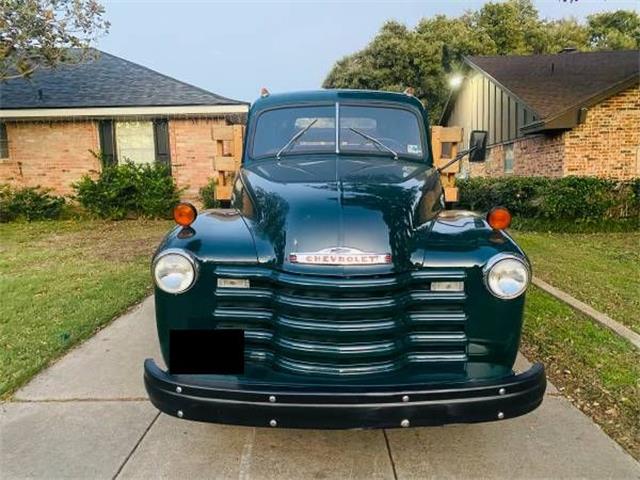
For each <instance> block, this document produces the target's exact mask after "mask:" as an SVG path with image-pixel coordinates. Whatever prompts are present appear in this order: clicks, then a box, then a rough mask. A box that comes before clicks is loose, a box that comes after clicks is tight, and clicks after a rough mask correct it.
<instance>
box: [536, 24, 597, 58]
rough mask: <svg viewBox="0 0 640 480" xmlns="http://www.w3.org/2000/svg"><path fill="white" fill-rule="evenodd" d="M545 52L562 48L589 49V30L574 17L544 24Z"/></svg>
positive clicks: (556, 51)
mask: <svg viewBox="0 0 640 480" xmlns="http://www.w3.org/2000/svg"><path fill="white" fill-rule="evenodd" d="M544 30H545V36H546V38H545V44H546V45H545V50H544V51H545V53H558V52H560V51H561V50H562V49H563V48H575V49H577V50H589V49H590V42H589V31H588V29H587V27H585V26H584V25H581V24H579V23H578V21H577V20H576V19H575V18H569V19H562V20H555V21H552V22H547V23H546V25H545V29H544Z"/></svg>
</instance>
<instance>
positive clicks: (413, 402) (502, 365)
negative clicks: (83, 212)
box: [144, 90, 546, 428]
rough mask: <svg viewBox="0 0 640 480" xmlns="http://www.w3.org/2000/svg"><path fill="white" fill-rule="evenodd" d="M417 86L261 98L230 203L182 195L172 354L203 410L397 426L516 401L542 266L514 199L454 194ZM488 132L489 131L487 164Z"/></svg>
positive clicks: (162, 250)
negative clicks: (437, 161)
mask: <svg viewBox="0 0 640 480" xmlns="http://www.w3.org/2000/svg"><path fill="white" fill-rule="evenodd" d="M428 126H429V123H428V116H427V112H426V111H425V109H424V108H423V106H422V104H421V103H420V102H419V101H418V100H417V99H416V98H415V97H413V96H412V95H410V94H400V93H389V92H377V91H362V90H359V91H356V90H320V91H312V92H301V93H291V94H279V95H269V94H268V93H266V92H265V94H264V95H262V97H261V98H260V99H258V100H257V101H256V102H255V103H254V104H253V105H252V107H251V109H250V112H249V115H248V123H247V129H246V132H247V134H246V138H245V148H244V154H243V159H242V166H241V168H240V170H239V172H238V173H237V175H236V179H235V184H234V189H233V196H232V200H231V208H229V209H217V210H216V209H214V210H207V211H203V212H200V213H198V212H197V211H196V209H195V208H194V207H193V206H192V205H190V204H180V205H178V206H177V207H176V209H175V212H174V217H175V219H176V223H177V224H178V225H177V226H176V228H175V229H173V230H172V231H171V232H170V233H169V234H168V235H167V236H166V238H165V239H164V241H163V242H162V244H161V245H160V246H159V248H158V250H157V251H156V253H155V255H154V257H153V262H152V273H153V277H154V281H155V285H156V288H155V304H156V317H157V328H158V335H159V340H160V345H161V349H162V355H163V357H164V362H165V364H166V365H167V366H168V369H167V370H166V371H165V370H163V369H161V368H160V367H159V366H158V365H157V364H156V363H155V362H154V361H153V360H152V359H148V360H146V362H145V365H144V381H145V385H146V388H147V391H148V393H149V397H150V399H151V402H152V403H153V404H154V405H155V406H156V407H157V408H158V409H160V410H161V411H163V412H166V413H168V414H170V415H174V416H177V417H180V418H184V419H188V420H197V421H205V422H215V423H227V424H239V425H252V426H264V427H284V428H389V427H409V426H420V425H441V424H446V423H469V422H485V421H492V420H501V419H507V418H513V417H516V416H519V415H522V414H525V413H527V412H530V411H531V410H533V409H535V408H536V407H537V406H538V405H540V403H541V402H542V398H543V394H544V391H545V388H546V380H545V374H544V368H543V366H542V365H540V364H535V365H533V366H532V367H531V369H530V370H528V371H526V372H522V373H516V372H514V371H513V364H514V361H515V358H516V354H517V351H518V344H519V341H520V334H521V327H522V315H523V308H524V299H525V290H526V289H527V287H528V285H529V282H530V279H531V272H530V265H529V262H528V260H527V257H526V256H525V254H524V253H523V251H522V250H521V249H520V248H519V247H518V245H517V244H516V243H515V242H514V240H513V239H512V238H511V237H510V236H509V234H508V233H507V232H506V231H505V230H504V229H505V228H507V227H508V226H509V222H510V214H509V212H508V211H506V210H505V209H503V208H496V209H494V210H492V211H491V212H488V213H486V214H483V215H481V214H478V213H474V212H470V211H464V210H451V209H446V208H445V203H444V200H443V193H442V185H441V182H440V172H439V169H437V168H435V167H434V164H433V158H432V154H431V146H430V138H429V128H428ZM485 150H486V132H479V131H474V132H471V138H470V142H469V149H468V150H466V151H465V152H461V154H460V155H459V156H458V158H456V159H454V160H459V158H460V157H462V156H463V155H469V161H483V160H484V155H485Z"/></svg>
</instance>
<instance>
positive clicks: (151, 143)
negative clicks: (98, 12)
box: [0, 51, 248, 198]
mask: <svg viewBox="0 0 640 480" xmlns="http://www.w3.org/2000/svg"><path fill="white" fill-rule="evenodd" d="M247 109H248V105H247V104H246V103H245V102H240V101H237V100H232V99H229V98H225V97H222V96H220V95H216V94H214V93H211V92H208V91H206V90H203V89H201V88H197V87H195V86H192V85H189V84H187V83H184V82H181V81H179V80H176V79H174V78H170V77H167V76H166V75H162V74H160V73H158V72H155V71H153V70H151V69H149V68H146V67H143V66H141V65H138V64H135V63H132V62H129V61H127V60H124V59H122V58H119V57H116V56H114V55H110V54H108V53H104V52H98V51H96V55H95V58H92V59H90V60H88V61H86V62H83V63H79V64H75V65H66V66H62V67H59V68H57V69H53V70H52V69H42V70H37V71H36V72H35V74H34V75H33V76H32V77H31V78H29V79H12V80H9V81H6V82H4V83H0V183H9V184H12V185H14V186H42V187H44V188H50V189H52V190H53V191H54V192H56V193H58V194H63V195H68V194H70V193H72V188H71V183H72V182H74V181H76V180H78V179H79V178H80V177H81V176H82V175H84V174H86V173H91V172H97V171H99V169H100V168H101V161H100V160H99V159H98V157H97V154H99V155H100V156H101V157H102V161H104V162H106V163H110V164H114V163H118V162H123V161H132V162H136V163H153V162H161V163H165V164H167V165H169V166H170V167H171V172H172V175H173V176H174V178H175V179H176V182H177V184H178V186H180V187H186V188H187V191H186V194H185V196H186V197H188V198H194V197H195V196H196V195H197V192H198V189H199V188H200V187H201V186H202V185H204V184H205V183H206V182H207V181H208V179H209V177H212V176H214V175H216V174H218V171H217V170H216V165H215V162H216V159H218V161H219V160H220V159H223V157H232V158H233V156H234V152H233V151H230V150H232V149H235V150H236V152H235V156H236V157H238V156H239V155H238V152H237V149H241V148H242V128H243V127H242V124H243V123H244V122H245V121H246V112H247ZM234 141H235V147H233V146H230V145H231V144H232V143H234Z"/></svg>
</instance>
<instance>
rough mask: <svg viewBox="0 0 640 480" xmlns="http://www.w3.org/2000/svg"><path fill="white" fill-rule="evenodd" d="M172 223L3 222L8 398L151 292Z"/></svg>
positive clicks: (0, 384) (3, 348)
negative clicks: (153, 260)
mask: <svg viewBox="0 0 640 480" xmlns="http://www.w3.org/2000/svg"><path fill="white" fill-rule="evenodd" d="M169 227H170V223H169V222H167V221H122V222H107V221H87V220H84V221H58V222H53V221H52V222H34V223H24V224H16V223H13V224H2V225H0V239H1V240H0V290H1V291H2V303H1V304H0V398H6V397H8V396H9V395H10V394H11V393H12V392H14V391H15V390H16V389H17V388H18V387H20V386H21V385H22V384H23V383H25V382H26V381H27V380H28V379H29V378H31V377H32V376H33V375H34V374H35V373H37V372H38V371H40V370H41V369H43V368H44V367H46V366H47V365H48V364H49V363H51V362H52V361H53V360H54V359H56V358H57V357H59V356H61V355H62V354H63V353H64V352H66V351H67V350H69V349H70V348H71V347H73V346H74V345H76V344H77V343H78V342H80V341H82V340H83V339H85V338H87V337H90V336H91V335H93V334H94V333H95V332H96V331H97V330H98V329H100V328H101V327H103V326H104V325H105V324H107V323H108V322H109V321H110V320H112V319H113V318H114V317H116V316H117V315H118V314H120V313H122V312H123V311H125V310H126V309H127V308H128V307H129V306H131V305H132V304H134V303H136V302H137V301H139V300H140V299H142V298H143V297H144V296H145V295H146V294H148V293H149V291H150V287H151V280H150V275H149V258H150V255H151V253H152V252H153V250H154V249H155V247H156V245H157V244H158V243H159V241H160V239H161V238H162V236H163V234H164V233H165V232H166V231H167V230H168V228H169Z"/></svg>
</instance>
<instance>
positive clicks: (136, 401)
mask: <svg viewBox="0 0 640 480" xmlns="http://www.w3.org/2000/svg"><path fill="white" fill-rule="evenodd" d="M149 356H153V357H155V358H156V359H159V358H160V355H159V351H158V345H157V341H156V336H155V324H154V319H153V301H152V299H147V300H145V301H144V302H143V303H142V304H141V305H139V306H137V307H136V308H134V309H133V310H132V311H131V312H130V313H128V314H127V315H124V316H123V317H121V318H120V319H118V320H117V321H116V322H114V323H113V324H112V325H111V326H110V327H108V328H106V329H105V330H103V331H101V332H100V333H99V334H98V335H96V336H95V337H93V338H92V339H91V340H89V341H87V342H86V343H84V344H83V345H82V346H81V347H79V348H77V349H76V350H74V351H72V352H71V353H70V354H68V355H67V356H65V357H64V358H62V359H61V360H60V361H59V362H57V363H56V364H55V365H54V366H52V367H51V368H50V369H48V370H47V371H45V372H43V373H42V374H41V375H39V376H38V377H36V378H35V379H34V380H33V381H32V382H31V383H29V384H28V385H27V386H25V387H24V388H23V389H21V390H20V391H19V392H18V393H17V395H16V397H15V399H14V401H12V402H8V403H4V404H2V405H0V410H1V411H0V477H1V478H3V479H13V478H83V479H84V478H159V477H167V478H241V479H248V478H256V479H261V478H292V479H305V478H310V479H331V478H363V479H370V478H390V479H394V478H400V479H405V478H419V479H424V478H443V477H447V478H462V477H467V478H468V477H473V478H478V477H482V478H576V477H580V478H594V479H602V478H635V479H638V478H640V464H638V463H637V462H636V461H635V460H634V459H633V458H631V457H630V456H629V455H627V454H626V453H625V452H624V451H623V450H622V449H621V448H620V447H619V446H618V445H617V444H616V443H615V442H613V440H611V439H610V438H609V437H608V436H607V435H605V434H604V433H603V432H602V431H601V430H600V429H599V428H598V427H597V426H596V425H595V424H594V423H593V422H591V420H590V419H589V418H587V417H585V416H584V415H583V414H582V413H581V412H579V411H578V410H577V409H575V408H574V407H573V406H572V405H571V404H570V403H569V402H568V401H567V400H565V399H563V398H562V397H560V396H558V395H557V392H556V391H555V389H553V388H550V391H549V394H548V395H547V397H546V399H545V401H544V403H543V404H542V406H541V407H540V408H539V409H538V410H536V411H535V412H533V413H531V414H529V415H526V416H524V417H520V418H516V419H511V420H505V421H503V422H493V423H489V424H476V425H452V426H446V427H436V428H414V429H399V430H386V431H382V430H373V431H308V430H283V429H267V428H249V427H230V426H220V425H210V424H201V423H194V422H188V421H184V420H178V419H175V418H173V417H169V416H166V415H161V414H159V413H158V412H157V411H156V410H155V408H154V407H153V406H151V404H150V403H148V401H147V400H146V393H145V391H144V387H143V385H142V361H143V359H144V358H145V357H149ZM525 362H526V361H525V360H524V359H520V360H519V363H520V364H521V365H520V368H525V366H526V365H525Z"/></svg>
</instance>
